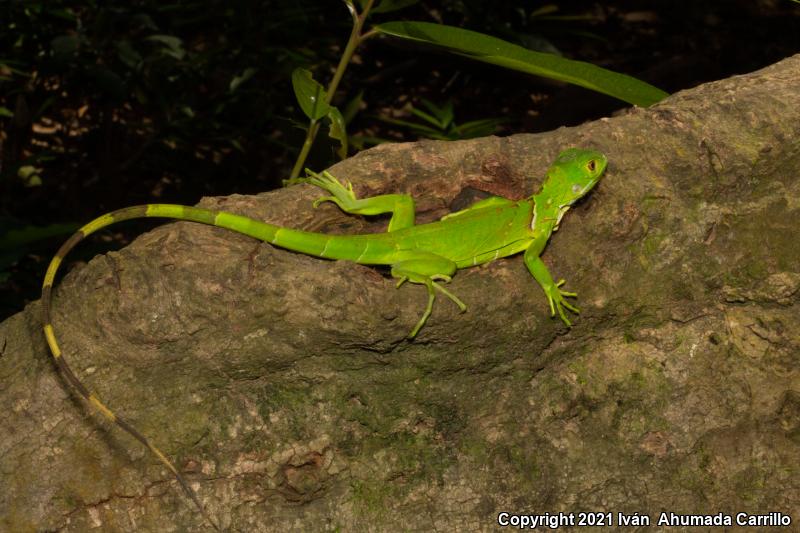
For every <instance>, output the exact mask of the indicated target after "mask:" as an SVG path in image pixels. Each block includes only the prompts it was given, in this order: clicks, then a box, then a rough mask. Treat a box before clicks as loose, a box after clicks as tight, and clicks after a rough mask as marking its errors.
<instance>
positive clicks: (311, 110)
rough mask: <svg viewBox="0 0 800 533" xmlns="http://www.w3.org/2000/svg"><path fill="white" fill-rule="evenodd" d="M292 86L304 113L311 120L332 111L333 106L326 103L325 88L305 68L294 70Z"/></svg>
mask: <svg viewBox="0 0 800 533" xmlns="http://www.w3.org/2000/svg"><path fill="white" fill-rule="evenodd" d="M292 87H294V95H295V97H296V98H297V103H298V104H300V108H301V109H302V110H303V113H305V114H306V116H307V117H308V118H309V119H311V120H319V119H321V118H322V117H324V116H325V115H327V114H328V113H329V112H330V108H331V106H329V105H328V104H327V103H325V96H326V95H325V89H323V88H322V85H320V84H319V83H317V82H316V81H315V80H314V78H313V77H312V76H311V72H310V71H309V70H306V69H304V68H296V69H294V72H292Z"/></svg>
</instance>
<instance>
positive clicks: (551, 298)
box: [525, 244, 580, 327]
mask: <svg viewBox="0 0 800 533" xmlns="http://www.w3.org/2000/svg"><path fill="white" fill-rule="evenodd" d="M539 249H540V247H537V246H536V244H531V246H530V247H528V249H527V250H525V266H526V267H528V270H529V271H530V273H531V274H533V277H534V278H535V279H536V281H537V282H539V285H541V287H542V289H543V290H544V293H545V294H546V295H547V301H548V303H549V304H550V316H555V314H556V311H558V316H559V317H561V320H563V321H564V324H566V325H567V326H568V327H571V326H572V323H571V322H570V321H569V319H568V318H567V314H566V313H565V312H564V308H565V307H566V308H567V309H569V310H570V311H572V312H573V313H580V310H579V309H578V308H577V307H575V306H574V305H572V304H571V303H569V302H567V301H566V300H565V299H564V298H565V297H570V298H575V297H577V296H578V294H577V293H574V292H567V291H562V290H561V286H562V285H563V284H564V283H565V282H564V280H563V279H561V280H558V282H554V281H553V277H552V276H551V275H550V271H549V270H547V266H546V265H545V264H544V261H542V260H541V259H540V258H539Z"/></svg>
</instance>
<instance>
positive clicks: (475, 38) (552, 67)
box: [375, 21, 669, 107]
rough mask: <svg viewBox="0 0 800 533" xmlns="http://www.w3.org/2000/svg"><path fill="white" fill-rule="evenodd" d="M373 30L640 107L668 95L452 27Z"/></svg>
mask: <svg viewBox="0 0 800 533" xmlns="http://www.w3.org/2000/svg"><path fill="white" fill-rule="evenodd" d="M375 29H376V30H378V31H379V32H381V33H383V34H385V35H391V36H394V37H399V38H401V39H408V40H411V41H417V42H422V43H427V44H431V45H434V46H440V47H443V48H447V49H449V50H450V51H451V52H453V53H456V54H459V55H463V56H466V57H469V58H472V59H476V60H478V61H483V62H486V63H491V64H493V65H498V66H501V67H505V68H509V69H512V70H518V71H521V72H526V73H528V74H535V75H538V76H545V77H547V78H552V79H555V80H560V81H564V82H567V83H572V84H575V85H579V86H581V87H586V88H587V89H591V90H593V91H597V92H601V93H603V94H607V95H609V96H613V97H615V98H619V99H620V100H623V101H625V102H628V103H631V104H634V105H638V106H642V107H646V106H649V105H652V104H655V103H656V102H658V101H660V100H662V99H664V98H666V97H667V96H669V95H668V94H667V93H665V92H664V91H662V90H661V89H658V88H656V87H653V86H652V85H650V84H648V83H645V82H643V81H641V80H637V79H636V78H634V77H631V76H628V75H625V74H619V73H616V72H612V71H610V70H606V69H604V68H600V67H598V66H595V65H592V64H591V63H585V62H583V61H574V60H571V59H564V58H563V57H558V56H555V55H552V54H543V53H541V52H533V51H531V50H528V49H526V48H523V47H521V46H518V45H516V44H512V43H509V42H507V41H504V40H502V39H498V38H497V37H492V36H490V35H484V34H482V33H478V32H474V31H470V30H464V29H461V28H456V27H453V26H445V25H442V24H433V23H431V22H405V21H397V22H386V23H384V24H379V25H377V26H375Z"/></svg>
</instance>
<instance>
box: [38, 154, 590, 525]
mask: <svg viewBox="0 0 800 533" xmlns="http://www.w3.org/2000/svg"><path fill="white" fill-rule="evenodd" d="M605 168H606V157H605V156H604V155H603V154H601V153H600V152H597V151H594V150H579V149H576V148H571V149H569V150H565V151H563V152H562V153H561V154H559V156H558V158H556V160H555V162H554V163H553V165H552V166H551V167H550V169H549V170H548V171H547V178H546V180H545V182H544V185H543V186H542V189H541V191H540V192H539V193H538V194H534V195H533V196H531V197H529V198H527V199H525V200H521V201H513V200H508V199H506V198H501V197H497V196H494V197H490V198H487V199H485V200H481V201H480V202H477V203H476V204H474V205H472V206H470V207H468V208H466V209H464V210H462V211H458V212H455V213H451V214H449V215H447V216H444V217H442V219H441V220H439V221H437V222H433V223H430V224H423V225H420V226H415V225H414V215H415V213H414V200H413V198H411V196H408V195H405V194H386V195H382V196H375V197H372V198H363V199H358V198H356V196H355V194H354V193H353V186H352V185H351V184H350V183H349V182H347V183H346V185H342V183H340V182H339V181H338V180H337V179H336V178H334V177H333V176H332V175H331V174H329V173H328V172H323V173H322V174H315V173H313V172H309V177H308V178H305V179H303V180H299V181H304V182H307V183H310V184H313V185H316V186H318V187H320V188H321V189H323V190H325V191H327V192H328V193H329V194H330V196H324V197H322V198H320V199H318V200H317V201H316V202H314V206H315V207H316V206H318V205H319V204H320V203H322V202H333V203H335V204H336V205H338V206H339V207H340V208H341V209H342V210H343V211H344V212H346V213H350V214H358V215H378V214H382V213H391V215H392V217H391V220H390V221H389V228H388V232H386V233H376V234H364V235H325V234H322V233H311V232H306V231H299V230H294V229H289V228H283V227H280V226H275V225H273V224H268V223H266V222H261V221H258V220H253V219H250V218H247V217H243V216H239V215H234V214H232V213H226V212H224V211H211V210H208V209H200V208H197V207H187V206H182V205H169V204H150V205H142V206H136V207H128V208H125V209H120V210H117V211H114V212H112V213H108V214H105V215H103V216H101V217H99V218H96V219H95V220H93V221H92V222H90V223H88V224H87V225H85V226H84V227H83V228H81V229H80V230H78V232H77V233H75V234H74V235H73V236H72V237H70V239H69V240H67V242H65V243H64V245H63V246H62V247H61V248H60V249H59V250H58V252H57V253H56V255H55V256H54V257H53V260H52V261H51V262H50V266H49V267H48V269H47V273H46V274H45V278H44V284H43V286H42V308H43V313H44V317H43V319H44V333H45V337H46V339H47V343H48V345H49V347H50V351H51V352H52V354H53V358H54V360H55V362H56V364H57V366H58V367H59V370H60V371H61V373H62V374H63V376H64V377H65V379H66V380H67V381H68V382H69V383H70V384H71V385H72V386H73V387H74V388H75V390H76V391H77V392H78V393H79V394H80V395H81V396H82V397H83V398H84V399H85V400H86V401H87V402H89V403H90V404H91V405H92V406H94V407H95V408H96V409H97V410H98V411H100V412H101V413H102V414H103V415H104V416H105V417H106V418H107V419H108V420H110V421H112V422H114V423H116V424H117V425H118V426H120V427H121V428H122V429H123V430H125V431H127V432H128V433H129V434H131V435H132V436H133V437H134V438H136V439H137V440H139V441H140V442H141V443H142V444H144V445H145V446H147V447H148V448H149V449H150V450H151V451H152V452H153V453H154V454H155V455H156V457H157V458H158V459H159V461H160V462H161V463H162V464H163V465H164V466H165V467H166V468H167V469H169V471H170V472H172V474H173V476H175V479H176V480H177V481H178V483H179V484H180V485H181V487H182V488H183V490H184V492H185V493H186V495H187V496H188V497H189V498H190V499H191V500H192V501H193V502H194V504H195V505H196V506H197V508H198V509H199V511H200V513H202V515H203V517H204V518H205V520H207V521H208V523H209V524H211V525H212V526H213V527H214V529H216V530H218V531H219V530H220V527H219V526H218V525H217V523H216V522H215V521H214V520H212V519H211V517H210V515H209V514H208V512H207V511H206V509H205V507H204V506H203V504H202V503H201V502H200V499H199V498H198V496H197V494H196V493H195V492H194V491H193V490H192V489H191V487H190V486H189V484H188V483H187V482H186V480H185V479H184V477H183V476H182V475H181V473H180V472H179V471H178V469H177V468H176V467H175V466H174V465H173V464H172V462H171V461H170V460H169V459H168V458H167V457H166V455H164V453H162V452H161V451H160V450H159V449H158V448H157V447H156V446H155V445H153V443H152V442H151V441H150V440H149V439H148V438H146V437H145V436H143V435H142V434H141V433H140V432H139V431H138V430H137V429H136V428H134V427H133V426H132V425H130V424H129V423H128V422H126V421H125V420H123V419H122V418H120V417H119V416H117V415H116V414H115V413H114V412H113V411H111V410H110V409H109V408H108V407H107V406H106V405H105V404H103V403H102V402H101V401H100V400H99V398H98V397H97V396H96V395H95V394H94V393H92V392H91V391H89V389H88V388H87V387H86V386H84V385H83V383H82V382H81V381H80V380H79V379H78V378H77V377H76V376H75V374H74V373H73V372H72V370H71V369H70V367H69V365H68V364H67V362H66V360H65V359H64V356H63V355H62V353H61V349H60V348H59V346H58V343H57V341H56V338H55V334H54V332H53V326H52V322H51V301H52V299H51V291H52V287H53V282H54V280H55V277H56V272H57V271H58V267H59V265H60V264H61V262H62V260H63V259H64V257H65V256H66V254H67V253H68V252H69V251H70V250H71V249H72V248H73V247H74V246H75V245H77V244H78V243H79V242H80V241H81V240H83V239H84V238H85V237H86V236H87V235H89V234H91V233H94V232H95V231H97V230H99V229H101V228H104V227H106V226H108V225H110V224H113V223H115V222H119V221H122V220H129V219H134V218H147V217H161V218H171V219H176V220H188V221H193V222H200V223H203V224H210V225H213V226H219V227H222V228H227V229H230V230H232V231H236V232H238V233H242V234H244V235H249V236H251V237H255V238H256V239H260V240H262V241H265V242H269V243H270V244H273V245H275V246H278V247H280V248H285V249H287V250H292V251H294V252H299V253H303V254H307V255H312V256H315V257H320V258H325V259H341V260H347V261H353V262H355V263H359V264H363V265H389V266H391V272H392V276H393V277H395V278H397V280H398V281H397V287H400V286H401V285H402V284H403V283H405V282H406V281H408V282H410V283H416V284H420V285H424V286H425V288H426V289H427V292H428V303H427V306H426V307H425V311H424V312H423V314H422V316H421V317H420V318H419V320H418V321H417V323H416V325H414V327H413V329H412V330H411V332H410V333H409V335H408V337H409V338H413V337H415V336H416V335H417V333H419V331H420V329H421V328H422V326H424V325H425V322H426V321H427V320H428V317H429V316H430V314H431V311H432V309H433V302H434V300H435V299H436V293H437V292H439V293H441V294H443V295H444V296H446V297H447V298H449V299H450V300H452V301H453V302H454V303H455V304H456V305H457V306H458V307H459V309H460V310H461V311H462V312H463V311H465V310H466V309H467V306H466V305H464V303H463V302H462V301H461V300H459V299H458V297H456V296H455V295H454V294H452V293H451V292H450V291H448V290H447V289H445V288H444V287H443V286H442V284H441V282H445V283H446V282H449V281H450V279H451V277H452V276H453V275H454V274H455V272H456V271H457V270H459V269H462V268H469V267H472V266H476V265H481V264H484V263H488V262H490V261H494V260H496V259H500V258H501V257H507V256H509V255H513V254H516V253H519V252H525V255H524V260H525V266H527V267H528V270H529V271H530V273H531V274H532V275H533V277H534V279H536V281H537V282H538V283H539V285H540V286H541V287H542V289H543V290H544V292H545V295H546V296H547V301H548V303H549V304H550V314H551V316H555V314H556V312H558V315H559V317H561V320H563V321H564V323H565V324H566V325H567V326H571V324H570V321H569V319H568V318H567V315H566V312H565V309H568V310H570V311H572V312H574V313H577V312H578V309H577V308H576V307H575V306H573V305H572V304H570V303H569V302H567V301H566V300H565V297H575V296H576V294H575V293H574V292H566V291H563V290H562V289H561V286H562V285H563V284H564V280H563V279H562V280H559V281H557V282H555V281H553V278H552V276H551V275H550V272H549V271H548V270H547V267H546V266H545V264H544V263H543V262H542V260H541V259H540V257H539V256H540V255H541V253H542V251H543V250H544V247H545V245H546V244H547V240H548V239H549V238H550V234H551V233H553V232H554V231H556V230H557V229H558V225H559V223H560V222H561V218H562V217H563V216H564V213H566V212H567V210H568V209H569V208H570V206H572V204H573V203H575V202H576V201H577V200H578V199H580V198H581V197H583V196H585V195H586V194H587V193H588V192H589V191H590V190H591V189H592V187H594V185H595V184H596V183H597V182H598V180H599V179H600V176H601V175H602V174H603V171H604V170H605Z"/></svg>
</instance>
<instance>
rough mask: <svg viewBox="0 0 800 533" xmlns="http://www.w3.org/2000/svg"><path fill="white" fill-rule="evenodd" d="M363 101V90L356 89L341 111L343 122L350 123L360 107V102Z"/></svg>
mask: <svg viewBox="0 0 800 533" xmlns="http://www.w3.org/2000/svg"><path fill="white" fill-rule="evenodd" d="M363 101H364V90H363V89H362V90H360V91H358V94H357V95H355V96H354V97H353V98H352V99H351V100H350V101H349V102H347V104H346V105H345V106H344V111H343V112H342V117H344V123H345V124H350V122H352V121H353V118H355V116H356V114H357V113H358V112H359V110H360V109H361V102H363Z"/></svg>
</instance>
